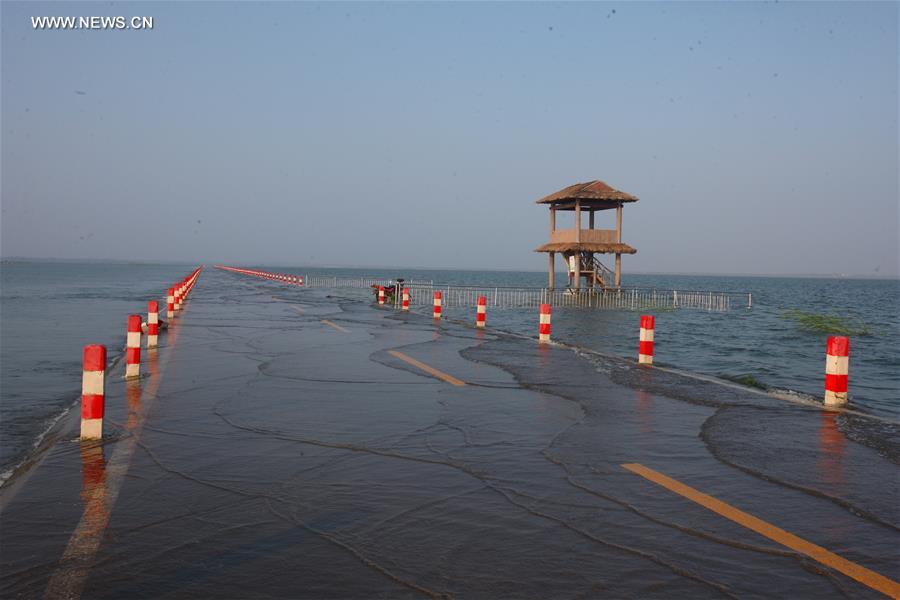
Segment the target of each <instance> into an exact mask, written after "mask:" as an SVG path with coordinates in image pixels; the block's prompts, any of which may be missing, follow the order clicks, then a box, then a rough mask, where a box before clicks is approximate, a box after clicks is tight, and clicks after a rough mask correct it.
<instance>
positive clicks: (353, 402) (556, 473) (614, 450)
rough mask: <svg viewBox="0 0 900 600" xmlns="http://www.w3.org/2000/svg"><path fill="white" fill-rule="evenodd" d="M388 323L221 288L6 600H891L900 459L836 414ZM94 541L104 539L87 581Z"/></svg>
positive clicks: (5, 578)
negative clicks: (776, 599)
mask: <svg viewBox="0 0 900 600" xmlns="http://www.w3.org/2000/svg"><path fill="white" fill-rule="evenodd" d="M273 290H274V292H273ZM273 293H274V294H275V297H276V298H275V299H277V300H279V301H274V300H273V298H272V295H273ZM369 301H370V298H369V297H368V294H366V295H365V296H362V295H360V297H359V298H351V297H329V296H328V295H327V291H325V290H316V291H311V290H304V289H297V288H278V287H277V286H274V285H273V284H271V283H268V282H262V281H258V282H257V281H252V282H249V281H247V280H244V279H240V278H239V277H238V276H235V275H231V274H228V273H218V272H213V273H210V274H209V276H205V277H204V279H203V280H201V282H200V284H199V285H198V286H197V287H196V288H195V292H194V297H193V298H192V302H191V304H190V305H189V306H188V308H187V310H186V311H185V314H184V315H183V317H181V319H180V322H179V323H178V324H177V325H178V326H177V327H176V328H175V329H174V333H175V335H177V336H179V339H178V342H177V352H173V351H174V350H175V346H176V345H175V344H173V341H174V340H173V339H172V337H174V336H172V334H171V333H170V334H169V335H170V339H169V340H168V342H167V344H168V346H169V347H163V348H160V350H159V352H158V356H154V357H150V358H149V360H150V363H149V376H148V377H146V378H144V379H142V380H141V381H140V382H138V384H137V385H138V386H139V388H131V387H129V386H126V385H125V383H124V382H118V383H115V384H112V385H111V386H110V388H111V389H109V390H108V392H107V398H108V403H109V404H110V405H111V406H110V408H109V409H108V412H109V414H110V415H111V418H112V420H113V421H114V423H115V424H117V425H115V426H114V427H111V428H110V429H111V434H110V437H109V438H108V439H107V440H104V444H103V445H99V446H98V445H95V446H88V445H79V444H77V443H73V442H66V443H61V444H59V445H58V446H57V447H55V448H54V449H53V450H52V451H51V452H50V453H49V454H48V455H47V456H46V457H45V459H44V461H43V462H42V463H41V464H40V465H39V466H38V467H37V468H35V469H34V472H33V473H32V474H31V475H30V477H29V480H28V481H27V485H24V486H23V487H22V489H21V490H20V491H19V492H18V493H17V495H16V496H15V498H14V499H13V501H11V502H9V503H8V504H5V505H4V506H3V511H4V512H3V520H2V527H3V537H4V541H3V544H2V545H0V558H2V565H3V575H2V578H0V593H2V595H3V596H4V597H7V596H9V597H15V596H36V595H37V596H39V595H41V594H42V593H43V591H44V590H45V589H46V590H50V591H52V590H63V591H65V593H66V594H67V595H68V596H69V597H78V596H79V595H82V596H84V597H91V598H123V597H127V598H150V597H152V598H159V597H163V598H166V597H171V598H176V597H223V598H237V597H272V598H298V597H303V598H332V597H334V598H363V597H365V598H368V597H391V598H406V597H410V598H419V597H435V598H439V597H459V598H570V597H615V598H621V597H641V598H671V597H690V598H705V597H742V596H763V595H765V596H773V595H776V596H782V597H835V596H852V597H873V598H874V597H881V594H882V593H891V589H892V588H891V587H890V586H891V585H896V584H895V583H894V581H896V579H897V578H898V574H900V561H898V557H897V553H896V547H897V542H898V541H900V537H898V525H900V519H898V512H897V510H898V509H897V502H896V501H897V497H898V496H897V485H898V484H897V477H896V466H897V465H896V463H895V462H894V460H895V458H892V457H891V456H890V455H889V454H888V455H886V454H885V453H884V452H883V451H879V450H877V449H873V448H871V447H869V446H866V445H863V444H860V443H857V442H855V441H853V440H852V439H848V437H847V436H846V435H845V433H844V429H845V419H844V417H842V416H841V415H835V414H833V413H826V412H823V411H818V410H814V409H811V408H808V407H803V406H796V405H791V404H786V403H784V402H782V401H779V400H776V399H770V398H766V397H764V396H760V395H759V394H756V393H742V392H741V390H740V389H739V388H734V387H731V388H718V387H717V386H715V384H713V383H711V382H698V381H696V380H690V379H687V378H679V377H678V376H677V375H675V374H672V373H666V372H662V371H657V370H654V369H637V368H634V367H633V366H632V365H630V364H628V363H625V362H622V361H612V360H604V359H600V358H597V357H589V356H584V355H580V354H578V353H576V352H573V351H571V350H567V349H564V348H559V347H553V346H548V345H539V344H537V343H535V342H532V341H528V340H523V339H520V338H514V337H511V336H506V335H502V334H499V333H497V332H495V331H491V330H487V331H480V330H479V331H476V330H475V329H474V328H471V327H463V326H459V325H456V324H453V323H449V322H442V323H439V324H435V323H433V322H432V320H431V319H430V318H427V317H422V316H419V315H416V314H403V313H400V312H395V311H391V310H387V309H375V308H373V307H372V306H370V305H369V304H368V302H369ZM301 302H302V310H298V308H299V307H298V306H297V305H298V304H299V303H301ZM157 362H158V364H157ZM154 382H155V383H154ZM135 390H137V391H135ZM104 455H105V456H107V457H109V459H108V460H107V461H104ZM622 465H646V466H645V467H640V468H638V467H632V470H634V471H638V472H639V473H640V475H641V476H637V475H636V474H635V472H632V471H629V470H626V469H623V468H622ZM642 469H643V470H642ZM82 473H84V475H83V476H82ZM648 475H650V476H651V477H650V481H648V479H647V478H645V477H647V476H648ZM651 481H653V482H654V483H651ZM663 481H664V482H666V483H668V484H669V485H667V486H665V487H664V486H663V485H662V484H661V483H660V482H663ZM673 482H674V483H673ZM679 485H681V486H683V487H680V488H679V487H678V486H679ZM667 487H668V489H666V488H667ZM670 490H673V491H676V492H677V494H676V493H672V491H670ZM697 490H702V493H701V492H699V491H697ZM679 494H680V496H679ZM692 494H693V495H694V497H691V495H692ZM701 497H702V498H704V499H706V500H708V501H706V503H705V504H702V503H700V504H698V502H697V499H698V498H701ZM50 498H53V499H55V500H54V501H53V502H50V501H48V499H50ZM100 498H102V501H101V500H98V499H100ZM688 498H689V499H690V500H691V501H688ZM716 503H719V504H716ZM712 506H715V507H716V508H719V509H720V510H719V511H718V512H717V511H715V509H711V507H712ZM723 507H728V508H729V509H730V510H731V511H735V512H731V513H729V514H725V513H728V510H727V509H725V508H723ZM736 515H737V516H736ZM740 515H742V516H740ZM723 516H724V517H726V518H723ZM754 519H755V520H756V521H753V520H754ZM748 523H752V524H756V525H757V526H756V527H755V528H754V527H751V529H753V531H755V532H758V533H762V534H763V535H758V533H754V532H751V531H750V530H748V527H749V526H750V525H748ZM760 523H764V524H765V527H763V526H761V525H759V524H760ZM776 525H777V527H775V526H776ZM766 527H772V528H775V529H778V531H780V532H781V533H782V534H784V535H783V536H782V535H781V534H779V535H778V536H774V537H773V536H772V535H768V536H767V535H766V531H768V532H769V533H771V530H769V529H766ZM762 530H765V531H762ZM73 531H74V534H73ZM779 536H781V537H779ZM784 536H787V537H784ZM791 536H793V537H791ZM795 538H796V539H799V540H800V542H803V543H805V544H808V545H809V546H803V545H802V544H801V545H798V544H796V543H794V542H793V541H792V542H791V543H785V540H786V539H787V540H795ZM76 539H83V540H92V542H91V544H88V543H86V542H76V543H75V544H76V546H77V547H78V548H80V550H79V555H78V556H79V558H77V560H76V559H75V558H74V557H73V555H72V553H71V551H70V550H67V547H70V546H71V545H72V543H73V542H72V541H71V540H76ZM815 548H818V550H815ZM826 549H827V550H826ZM820 550H821V551H823V552H825V553H826V554H822V553H821V552H820ZM841 561H844V562H841ZM848 564H849V565H856V566H858V567H859V569H860V570H859V571H853V569H855V568H856V567H852V566H851V567H848V566H847V565H848ZM854 573H857V574H858V573H868V574H866V575H864V576H861V577H860V576H857V575H856V574H854ZM878 578H881V579H878ZM879 582H880V583H879ZM885 582H886V583H885ZM48 586H49V587H48ZM879 586H881V587H879ZM885 586H887V587H885ZM48 595H52V594H49V592H48ZM61 595H63V594H58V595H57V597H59V596H61Z"/></svg>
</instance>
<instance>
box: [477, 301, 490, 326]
mask: <svg viewBox="0 0 900 600" xmlns="http://www.w3.org/2000/svg"><path fill="white" fill-rule="evenodd" d="M485 319H487V298H485V297H484V296H478V306H477V307H476V308H475V327H484V325H485Z"/></svg>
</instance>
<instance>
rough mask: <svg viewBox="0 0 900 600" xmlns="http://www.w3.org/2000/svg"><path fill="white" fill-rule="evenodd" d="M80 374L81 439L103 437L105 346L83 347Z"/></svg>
mask: <svg viewBox="0 0 900 600" xmlns="http://www.w3.org/2000/svg"><path fill="white" fill-rule="evenodd" d="M82 365H83V366H82V374H81V439H82V440H99V439H101V438H102V437H103V404H104V402H105V399H106V388H105V383H106V346H101V345H100V344H92V345H90V346H85V347H84V355H83V358H82Z"/></svg>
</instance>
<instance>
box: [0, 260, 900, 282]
mask: <svg viewBox="0 0 900 600" xmlns="http://www.w3.org/2000/svg"><path fill="white" fill-rule="evenodd" d="M202 262H203V261H171V260H128V259H114V258H42V257H30V256H10V257H3V258H0V264H4V265H6V264H16V263H48V264H54V263H58V264H115V265H193V264H199V263H202ZM215 262H221V261H207V264H214V263H215ZM226 262H227V261H226ZM241 264H244V265H248V266H260V267H263V266H286V265H284V264H282V263H280V262H243V263H241ZM291 268H293V269H298V268H304V269H341V270H372V271H375V270H385V271H404V270H411V271H474V272H479V271H482V272H488V273H546V271H545V270H543V269H489V268H477V269H476V268H467V267H422V266H409V265H405V266H396V265H295V266H291ZM558 272H559V273H563V274H564V271H558ZM627 274H628V275H655V276H664V277H738V278H748V279H750V278H769V277H774V278H779V279H835V280H867V281H900V276H898V275H862V274H842V273H704V272H690V271H678V272H666V271H628V272H627Z"/></svg>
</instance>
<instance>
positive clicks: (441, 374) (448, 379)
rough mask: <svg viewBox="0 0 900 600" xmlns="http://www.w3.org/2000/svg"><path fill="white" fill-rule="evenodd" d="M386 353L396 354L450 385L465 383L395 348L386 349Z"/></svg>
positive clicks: (404, 360)
mask: <svg viewBox="0 0 900 600" xmlns="http://www.w3.org/2000/svg"><path fill="white" fill-rule="evenodd" d="M388 354H390V355H391V356H396V357H397V358H399V359H400V360H402V361H403V362H407V363H409V364H411V365H412V366H414V367H418V368H420V369H422V370H423V371H425V372H426V373H429V374H431V375H434V376H435V377H437V378H438V379H441V380H443V381H446V382H447V383H449V384H451V385H458V386H461V385H466V382H465V381H462V380H460V379H457V378H456V377H454V376H453V375H447V374H446V373H444V372H443V371H438V370H437V369H435V368H434V367H429V366H428V365H426V364H425V363H423V362H419V361H417V360H416V359H414V358H413V357H411V356H407V355H405V354H403V353H402V352H397V351H396V350H388Z"/></svg>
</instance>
